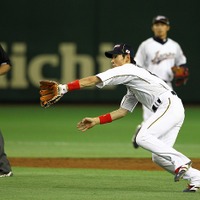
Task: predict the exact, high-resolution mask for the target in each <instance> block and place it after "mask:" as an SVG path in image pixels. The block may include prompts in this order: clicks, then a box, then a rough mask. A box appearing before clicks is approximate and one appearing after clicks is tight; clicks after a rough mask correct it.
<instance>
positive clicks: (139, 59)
mask: <svg viewBox="0 0 200 200" xmlns="http://www.w3.org/2000/svg"><path fill="white" fill-rule="evenodd" d="M145 55H146V54H145V48H144V43H142V44H141V45H140V46H139V48H138V50H137V52H136V54H135V58H134V60H135V61H136V64H137V65H139V66H141V67H144V66H145V64H144V62H145Z"/></svg>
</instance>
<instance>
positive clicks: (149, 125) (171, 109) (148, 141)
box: [136, 96, 191, 170]
mask: <svg viewBox="0 0 200 200" xmlns="http://www.w3.org/2000/svg"><path fill="white" fill-rule="evenodd" d="M183 120H184V108H183V106H182V104H181V101H180V99H178V98H177V97H173V96H170V98H168V99H167V100H166V101H165V99H164V100H162V104H161V105H160V107H159V108H158V110H157V111H156V112H155V113H154V114H153V115H152V116H151V117H150V118H149V119H148V120H147V121H146V122H145V123H144V124H143V125H142V127H141V130H140V132H139V134H138V136H137V138H136V142H137V143H138V144H139V145H140V146H141V147H143V148H144V149H146V150H148V151H150V152H152V153H154V154H156V155H158V156H160V157H162V158H164V159H165V160H168V161H170V162H172V163H173V164H174V167H175V168H174V170H175V169H177V168H179V167H180V166H183V165H185V164H186V163H189V162H190V161H191V160H190V159H189V158H187V157H186V156H185V155H183V154H182V153H180V152H178V151H176V150H175V149H174V148H173V147H172V146H170V145H168V144H166V143H164V142H163V141H162V140H161V139H160V138H162V137H163V136H164V135H165V134H167V132H169V131H170V130H172V129H174V132H176V136H177V134H178V131H179V129H180V127H181V125H182V123H183ZM176 136H175V138H176Z"/></svg>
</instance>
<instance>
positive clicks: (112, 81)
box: [96, 64, 131, 88]
mask: <svg viewBox="0 0 200 200" xmlns="http://www.w3.org/2000/svg"><path fill="white" fill-rule="evenodd" d="M126 65H127V66H128V64H126ZM129 71H130V69H128V67H126V66H125V65H123V66H119V67H115V68H112V69H109V70H107V71H105V72H102V73H99V74H96V76H97V77H98V78H100V79H101V82H100V83H99V84H97V85H96V86H97V87H98V88H103V87H104V86H106V85H121V84H125V83H127V82H128V81H130V80H131V76H130V72H129Z"/></svg>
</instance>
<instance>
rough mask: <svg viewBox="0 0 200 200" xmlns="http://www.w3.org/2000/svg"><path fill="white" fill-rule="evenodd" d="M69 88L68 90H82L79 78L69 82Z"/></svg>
mask: <svg viewBox="0 0 200 200" xmlns="http://www.w3.org/2000/svg"><path fill="white" fill-rule="evenodd" d="M67 88H68V91H72V90H80V88H81V87H80V83H79V80H75V81H73V82H70V83H68V84H67Z"/></svg>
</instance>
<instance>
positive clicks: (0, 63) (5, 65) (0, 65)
mask: <svg viewBox="0 0 200 200" xmlns="http://www.w3.org/2000/svg"><path fill="white" fill-rule="evenodd" d="M10 68H11V62H10V59H9V57H8V55H7V54H6V52H5V51H4V50H3V48H2V46H1V45H0V75H4V74H6V73H7V72H8V71H9V70H10ZM10 176H13V173H12V170H11V166H10V163H9V161H8V158H7V156H6V153H5V151H4V138H3V135H2V133H1V130H0V178H2V177H10Z"/></svg>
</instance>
